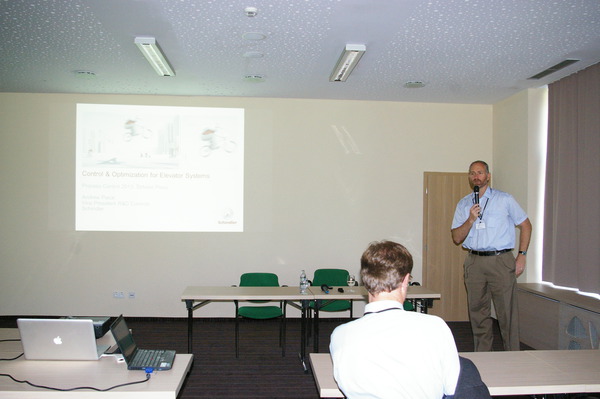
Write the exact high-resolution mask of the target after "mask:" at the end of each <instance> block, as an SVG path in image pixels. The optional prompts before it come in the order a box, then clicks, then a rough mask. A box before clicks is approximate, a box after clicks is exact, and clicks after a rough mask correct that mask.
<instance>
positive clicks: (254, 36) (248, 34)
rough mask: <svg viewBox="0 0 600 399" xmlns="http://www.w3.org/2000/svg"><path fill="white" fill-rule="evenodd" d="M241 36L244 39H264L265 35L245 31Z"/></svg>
mask: <svg viewBox="0 0 600 399" xmlns="http://www.w3.org/2000/svg"><path fill="white" fill-rule="evenodd" d="M242 37H243V38H244V39H246V40H265V39H266V37H267V35H265V34H264V33H260V32H246V33H244V34H243V35H242Z"/></svg>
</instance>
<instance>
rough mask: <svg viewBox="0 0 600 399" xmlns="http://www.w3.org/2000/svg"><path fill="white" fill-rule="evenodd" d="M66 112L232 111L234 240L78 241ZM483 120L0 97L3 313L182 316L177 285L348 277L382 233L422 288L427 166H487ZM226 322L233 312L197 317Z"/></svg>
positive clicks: (180, 101)
mask: <svg viewBox="0 0 600 399" xmlns="http://www.w3.org/2000/svg"><path fill="white" fill-rule="evenodd" d="M78 102H87V103H108V104H110V103H119V104H142V105H146V104H147V105H173V106H215V107H241V108H244V109H245V110H246V111H245V112H246V139H245V143H246V152H245V163H246V171H245V228H246V231H245V232H243V233H123V232H121V233H110V232H75V231H74V201H75V193H74V178H75V105H76V104H77V103H78ZM492 124H493V121H492V106H489V105H460V104H418V103H391V102H362V101H322V100H288V99H257V98H220V97H167V96H115V95H71V94H11V93H3V94H0V140H1V141H0V143H1V145H0V178H1V180H0V181H1V185H2V189H1V194H0V203H1V204H2V205H1V206H0V221H1V224H0V272H1V278H0V314H2V315H110V316H114V315H118V314H119V313H124V314H125V315H128V316H168V317H170V316H174V317H183V316H185V315H186V313H185V307H184V305H183V303H182V302H181V301H180V294H181V292H182V290H183V289H184V287H185V286H187V285H215V286H220V285H231V284H237V283H238V281H239V275H240V274H241V273H243V272H247V271H272V272H276V273H278V274H279V276H280V282H281V283H282V284H289V285H292V284H294V285H295V284H297V277H298V275H299V272H300V269H303V268H304V269H306V270H307V272H308V274H309V275H310V276H312V272H313V271H314V270H315V269H317V268H320V267H341V268H348V269H350V270H352V271H354V272H356V271H358V268H359V257H360V255H361V253H362V251H363V250H364V249H365V247H366V246H367V245H368V243H369V242H370V241H373V240H379V239H393V240H397V241H399V242H401V243H403V244H405V245H406V246H407V247H408V248H409V249H410V250H411V252H412V253H413V255H414V258H415V270H414V272H415V273H414V274H415V278H416V279H417V280H421V274H422V273H421V272H422V253H421V251H422V212H423V209H422V190H423V187H422V184H423V172H425V171H438V172H457V171H465V170H466V169H467V167H468V164H469V163H470V162H471V161H472V160H473V159H475V158H482V159H491V158H492ZM496 136H497V135H496ZM494 139H495V140H496V141H497V137H495V138H494ZM474 142H476V143H477V146H476V147H473V146H472V145H470V143H474ZM474 148H475V149H474ZM494 154H495V153H494ZM523 155H524V156H525V157H526V156H527V153H526V151H525V152H524V154H523ZM499 159H500V155H496V154H495V155H494V160H495V161H496V162H497V163H498V162H499ZM500 169H501V168H500ZM448 234H450V233H448ZM116 290H119V291H124V292H126V293H127V292H129V291H134V292H135V293H136V299H127V298H126V299H113V298H112V292H113V291H116ZM232 315H233V305H232V304H230V303H222V304H211V305H209V306H206V307H204V308H203V309H202V310H201V311H200V312H198V314H197V316H225V317H230V316H232Z"/></svg>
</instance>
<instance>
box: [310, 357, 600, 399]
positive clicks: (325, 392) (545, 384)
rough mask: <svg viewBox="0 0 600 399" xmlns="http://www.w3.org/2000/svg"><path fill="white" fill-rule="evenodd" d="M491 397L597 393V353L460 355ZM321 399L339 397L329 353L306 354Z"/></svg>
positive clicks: (599, 363)
mask: <svg viewBox="0 0 600 399" xmlns="http://www.w3.org/2000/svg"><path fill="white" fill-rule="evenodd" d="M459 355H460V356H463V357H465V358H468V359H471V360H472V361H473V363H475V365H476V366H477V368H478V369H479V373H480V374H481V378H482V380H483V382H485V384H486V385H487V386H488V389H489V390H490V394H491V395H492V396H498V395H500V396H504V395H507V396H508V395H536V394H560V393H592V392H600V350H572V351H567V350H564V351H547V350H544V351H521V352H463V353H459ZM309 358H310V363H311V366H312V370H313V376H314V378H315V382H316V384H317V389H318V391H319V397H321V398H343V397H344V395H343V394H342V392H341V391H340V390H339V388H338V386H337V384H336V382H335V379H334V378H333V364H332V361H331V356H330V354H329V353H311V354H309Z"/></svg>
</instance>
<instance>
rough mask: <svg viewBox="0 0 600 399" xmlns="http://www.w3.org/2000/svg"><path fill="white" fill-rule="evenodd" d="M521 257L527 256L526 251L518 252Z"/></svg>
mask: <svg viewBox="0 0 600 399" xmlns="http://www.w3.org/2000/svg"><path fill="white" fill-rule="evenodd" d="M519 253H520V254H521V255H527V251H519Z"/></svg>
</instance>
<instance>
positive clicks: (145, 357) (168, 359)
mask: <svg viewBox="0 0 600 399" xmlns="http://www.w3.org/2000/svg"><path fill="white" fill-rule="evenodd" d="M110 332H111V333H112V335H113V337H115V341H116V342H117V345H118V346H119V350H120V351H121V353H122V354H123V358H124V359H125V363H127V369H128V370H146V371H150V370H169V369H170V368H171V367H173V362H174V361H175V351H174V350H152V349H139V348H138V347H137V345H136V344H135V341H134V340H133V336H132V335H131V331H129V327H127V324H126V323H125V319H124V318H123V315H121V316H119V317H118V318H117V320H115V322H114V323H113V324H112V325H111V326H110Z"/></svg>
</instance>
